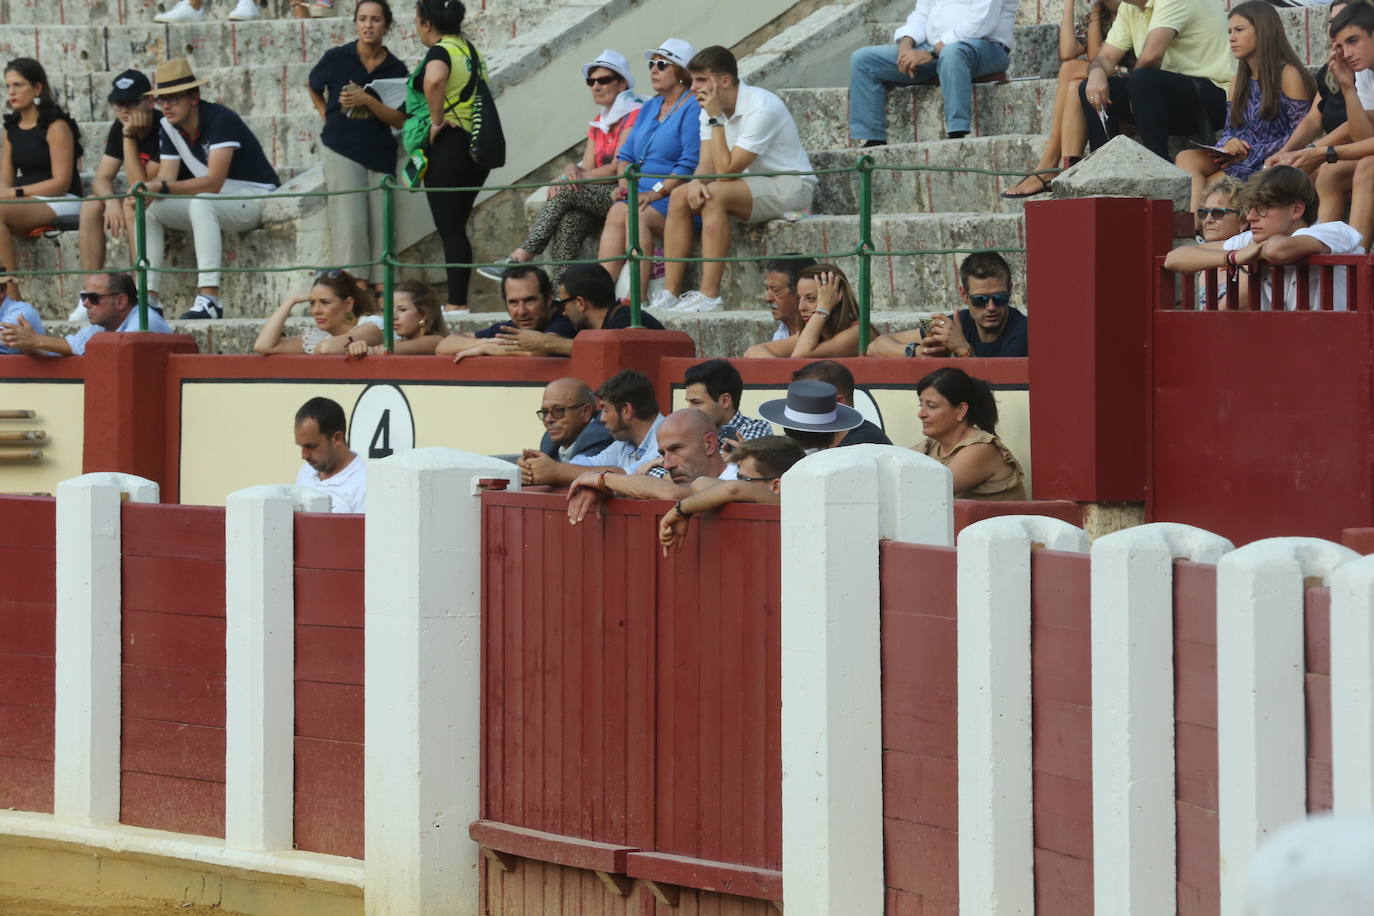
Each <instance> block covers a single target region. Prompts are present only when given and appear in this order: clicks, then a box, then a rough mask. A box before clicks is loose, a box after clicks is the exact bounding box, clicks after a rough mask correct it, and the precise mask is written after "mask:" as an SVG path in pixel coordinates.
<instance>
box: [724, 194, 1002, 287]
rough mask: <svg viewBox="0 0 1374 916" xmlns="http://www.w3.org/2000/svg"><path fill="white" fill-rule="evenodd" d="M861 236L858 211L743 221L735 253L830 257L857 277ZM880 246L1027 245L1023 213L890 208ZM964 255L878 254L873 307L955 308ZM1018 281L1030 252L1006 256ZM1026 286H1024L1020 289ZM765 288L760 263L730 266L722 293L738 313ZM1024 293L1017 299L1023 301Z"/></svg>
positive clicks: (880, 225)
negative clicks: (792, 219) (790, 219)
mask: <svg viewBox="0 0 1374 916" xmlns="http://www.w3.org/2000/svg"><path fill="white" fill-rule="evenodd" d="M858 240H859V218H858V217H857V216H816V217H811V218H809V219H803V220H798V221H797V222H785V221H782V220H774V221H772V222H769V223H765V224H763V225H761V226H736V227H735V233H734V240H733V242H732V244H731V249H730V255H731V256H732V257H743V256H753V257H759V256H777V255H780V254H783V253H791V252H796V253H801V254H808V255H811V256H813V257H817V258H821V257H825V258H827V259H829V260H832V261H833V262H834V263H836V264H838V265H839V266H840V268H841V269H842V270H844V271H845V273H846V274H848V275H849V277H850V278H851V279H857V277H858V259H857V258H856V257H855V256H854V255H853V254H852V252H853V251H854V250H855V249H856V247H857V245H858ZM873 244H874V246H875V247H876V248H877V250H879V251H915V250H925V251H930V250H937V251H943V250H948V249H982V248H1002V249H1005V248H1024V247H1025V230H1024V224H1023V222H1022V219H1021V214H1019V213H884V214H879V215H876V216H875V217H874V220H873ZM964 257H965V255H963V254H922V255H900V256H895V257H877V258H874V259H873V308H874V311H912V310H916V311H928V310H934V309H945V308H952V307H954V303H956V302H957V301H958V292H957V289H956V287H955V285H954V284H955V283H956V282H957V280H958V276H959V273H958V263H959V261H961V260H963V258H964ZM1006 258H1007V260H1008V261H1009V262H1010V263H1011V264H1012V269H1013V271H1014V272H1015V274H1016V276H1017V277H1018V278H1021V277H1024V276H1025V274H1024V271H1023V264H1024V261H1025V258H1024V255H1022V254H1020V253H1012V254H1008V255H1006ZM1020 285H1024V284H1018V286H1020ZM761 291H762V280H761V279H760V273H759V268H758V267H757V266H755V265H753V264H742V263H736V264H730V265H729V266H728V267H727V268H726V271H725V282H724V284H723V286H722V290H721V295H722V298H724V300H725V303H726V307H727V308H728V309H731V310H736V309H741V308H757V307H758V303H759V299H758V296H759V294H760V292H761ZM1019 300H1020V292H1019V291H1018V292H1017V293H1016V295H1015V296H1014V299H1013V301H1014V303H1019Z"/></svg>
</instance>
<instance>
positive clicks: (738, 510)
mask: <svg viewBox="0 0 1374 916" xmlns="http://www.w3.org/2000/svg"><path fill="white" fill-rule="evenodd" d="M666 508H667V505H666V504H664V503H660V502H634V501H628V500H615V501H612V502H610V503H609V504H608V508H607V511H606V515H605V517H604V519H602V520H600V521H597V520H591V521H588V522H586V523H584V525H583V526H581V527H579V528H577V529H570V528H569V526H568V522H567V515H566V501H565V499H564V497H563V495H562V494H531V493H525V494H508V493H498V492H489V493H487V494H486V495H485V497H484V502H483V509H484V523H483V524H484V537H485V542H484V545H483V555H484V557H485V562H486V569H485V573H484V576H483V607H484V610H483V615H484V616H483V697H484V703H483V774H484V779H483V787H482V816H483V818H484V821H482V822H479V824H478V825H475V826H474V836H477V837H478V838H479V839H480V840H481V841H482V842H483V843H485V844H486V845H489V846H494V847H496V848H498V849H501V850H503V851H505V852H510V853H514V854H516V855H521V856H526V857H528V858H531V859H536V860H540V861H542V862H547V863H553V864H554V865H559V866H576V867H580V868H590V869H596V870H601V871H607V872H616V873H620V874H628V875H630V876H631V877H637V878H647V879H652V880H657V881H661V882H666V883H669V884H675V885H681V886H684V887H687V888H697V889H700V890H703V891H719V892H726V893H730V894H735V895H742V896H745V897H751V898H758V899H756V900H755V901H753V902H748V901H742V900H735V901H733V902H732V903H730V906H734V907H738V908H742V909H736V910H735V911H736V912H750V913H759V914H762V913H765V912H767V911H768V910H767V908H768V904H767V903H764V902H763V900H765V899H781V875H780V873H779V869H780V865H781V845H782V840H781V780H782V774H781V758H780V747H779V741H780V724H781V723H780V697H779V690H780V681H781V674H780V667H779V665H780V642H779V640H780V631H779V625H780V622H779V617H778V606H779V587H780V580H779V569H780V566H779V558H778V538H777V531H778V528H777V523H776V519H777V509H776V508H775V507H763V506H735V507H731V508H729V509H727V510H726V511H725V512H724V513H722V515H721V516H720V517H716V518H703V519H701V520H700V521H699V522H697V523H694V524H693V526H692V533H691V537H690V540H689V543H688V544H687V546H686V547H685V548H684V549H683V550H682V551H681V552H675V553H674V555H673V556H672V557H671V558H669V559H667V560H664V559H662V558H661V555H660V553H659V551H658V548H657V545H656V540H655V537H654V531H655V528H656V526H657V520H658V517H659V516H660V515H661V514H662V512H663V511H664V510H665V509H666ZM531 831H539V832H541V833H539V834H533V833H531ZM601 844H605V845H601ZM566 879H567V875H566V874H563V873H561V872H560V871H559V870H557V869H551V868H543V867H539V866H537V865H536V867H533V868H521V869H517V870H516V871H514V872H510V873H505V872H500V871H497V870H493V869H488V871H487V896H488V900H487V903H488V905H489V906H491V907H492V908H493V909H492V911H493V912H517V911H518V910H517V909H513V908H511V909H508V907H511V906H512V905H513V901H515V900H517V899H525V900H527V899H529V897H530V896H531V895H532V894H539V895H540V897H539V899H546V898H545V896H544V895H546V894H549V895H552V897H550V898H547V899H550V901H551V906H550V907H548V908H546V910H545V911H546V912H549V913H553V912H557V911H558V909H556V908H554V907H553V906H552V902H553V901H557V902H558V904H559V905H560V906H561V907H562V912H569V913H570V912H579V913H583V912H585V913H593V912H607V913H610V912H625V910H624V907H625V906H626V905H627V903H626V901H625V899H624V898H617V897H614V896H613V895H610V894H607V893H605V892H604V890H603V891H602V892H600V893H599V894H591V893H589V892H588V891H587V890H586V887H585V885H584V882H582V881H580V880H566ZM591 880H592V885H593V890H594V889H595V887H594V886H595V884H596V881H595V879H591ZM589 897H590V898H593V899H596V900H600V901H601V902H600V903H599V904H595V905H593V906H592V908H587V905H588V898H589ZM559 898H561V900H560V899H559ZM689 898H690V899H689ZM682 899H683V907H682V909H680V910H679V911H678V912H683V911H685V912H689V913H690V912H694V911H696V909H695V908H696V907H698V906H700V907H702V908H703V910H705V909H709V910H710V911H711V912H717V911H718V910H717V909H716V908H717V907H719V906H721V904H720V903H719V902H718V901H715V900H714V899H713V898H712V895H710V894H693V893H692V892H691V891H685V892H684V894H683V898H682ZM603 907H604V909H603ZM527 911H528V910H527ZM663 911H664V912H665V913H667V912H672V911H671V910H669V909H668V908H667V907H664V909H663Z"/></svg>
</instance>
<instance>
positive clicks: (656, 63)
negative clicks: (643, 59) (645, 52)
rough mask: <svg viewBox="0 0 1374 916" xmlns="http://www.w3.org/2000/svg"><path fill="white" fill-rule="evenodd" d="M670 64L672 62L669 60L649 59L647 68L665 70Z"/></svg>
mask: <svg viewBox="0 0 1374 916" xmlns="http://www.w3.org/2000/svg"><path fill="white" fill-rule="evenodd" d="M672 65H673V62H672V61H670V60H651V61H649V69H650V70H667V69H668V68H669V67H671V66H672Z"/></svg>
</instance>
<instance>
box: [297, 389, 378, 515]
mask: <svg viewBox="0 0 1374 916" xmlns="http://www.w3.org/2000/svg"><path fill="white" fill-rule="evenodd" d="M346 426H347V424H346V422H345V420H344V412H343V408H342V407H340V406H339V405H338V402H336V401H331V400H330V399H329V398H311V399H310V400H308V401H306V402H305V403H304V404H302V405H301V409H300V410H298V411H296V444H297V445H299V446H300V448H301V458H302V459H303V460H304V461H305V464H303V465H301V469H300V472H299V473H297V474H296V486H298V487H310V488H312V489H315V490H319V491H320V492H322V493H328V494H329V500H330V510H329V511H331V512H364V511H366V510H367V464H366V463H365V462H364V461H363V459H361V458H359V457H358V455H357V453H356V452H354V451H353V450H352V449H350V448H349V447H348V437H347V435H345V433H346Z"/></svg>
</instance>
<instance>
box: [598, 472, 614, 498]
mask: <svg viewBox="0 0 1374 916" xmlns="http://www.w3.org/2000/svg"><path fill="white" fill-rule="evenodd" d="M609 473H611V472H610V471H602V472H601V476H600V477H599V478H597V481H596V482H597V485H598V486H600V487H601V489H603V490H605V491H606V492H607V493H609V492H611V491H610V489H609V488H608V487H607V486H606V475H607V474H609Z"/></svg>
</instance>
